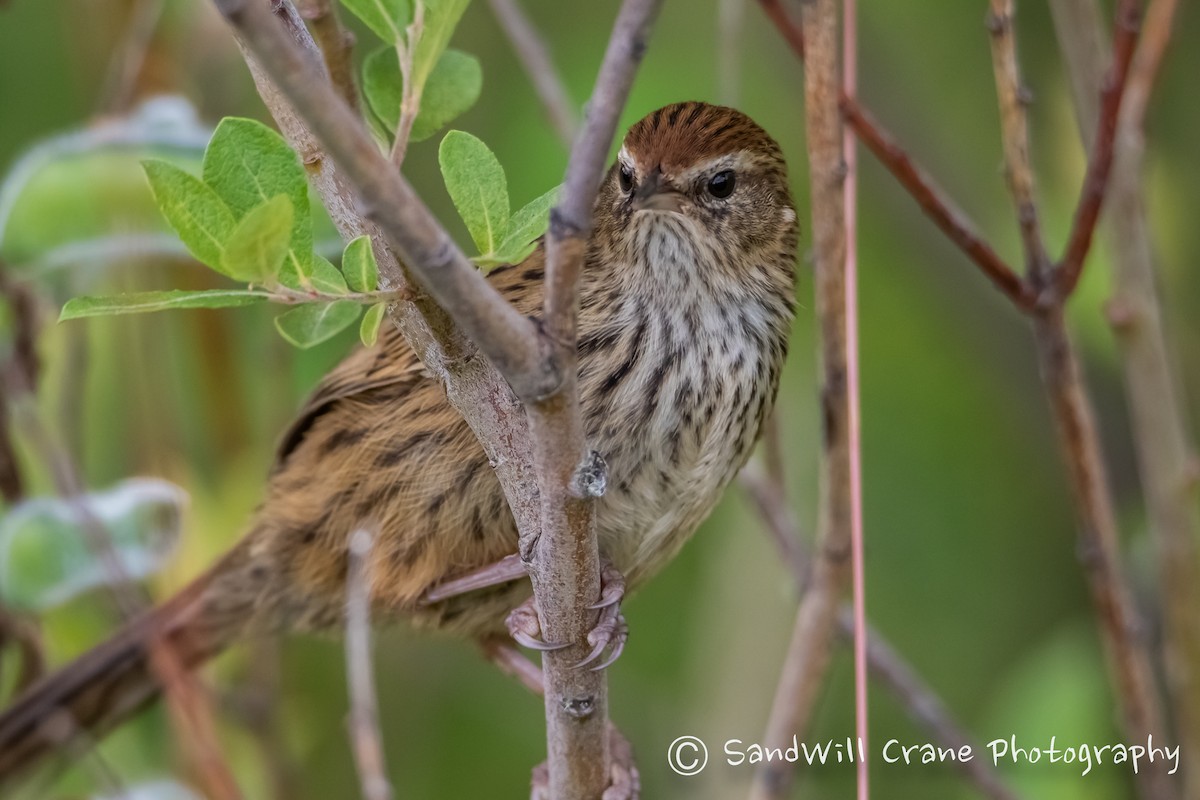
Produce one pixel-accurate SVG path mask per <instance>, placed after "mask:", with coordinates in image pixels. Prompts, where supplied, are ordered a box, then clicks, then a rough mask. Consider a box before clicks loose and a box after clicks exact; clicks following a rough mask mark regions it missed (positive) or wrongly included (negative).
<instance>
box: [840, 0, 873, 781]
mask: <svg viewBox="0 0 1200 800" xmlns="http://www.w3.org/2000/svg"><path fill="white" fill-rule="evenodd" d="M857 95H858V5H857V2H856V0H843V10H842V96H843V97H856V96H857ZM857 147H858V142H857V141H856V140H855V138H854V133H853V132H852V131H851V130H850V128H849V126H843V127H842V157H843V158H844V159H845V162H846V170H845V172H846V183H845V190H844V192H843V194H842V197H843V200H844V202H845V217H846V223H845V224H846V312H845V313H846V394H847V396H848V397H847V400H848V403H849V406H850V408H849V413H848V415H847V416H848V419H847V422H848V424H849V426H850V430H849V440H850V441H849V450H850V559H851V574H852V581H851V586H852V594H853V598H854V600H853V606H854V614H853V622H854V630H853V634H852V638H853V649H854V729H855V734H856V738H857V739H858V741H859V742H861V743H862V747H863V749H864V750H866V751H867V752H870V751H871V742H870V736H869V732H868V729H869V721H868V716H869V715H868V710H869V709H868V706H867V600H866V580H867V578H866V571H865V567H864V565H863V548H864V544H863V498H862V491H863V487H862V416H861V411H862V409H861V402H860V390H859V377H858V375H859V368H858V150H857ZM869 764H870V762H869V761H868V760H867V759H865V758H864V759H861V760H859V761H857V762H856V763H855V769H856V771H857V773H858V776H857V777H858V780H857V788H858V800H867V799H868V798H869V797H870V793H871V790H870V769H869Z"/></svg>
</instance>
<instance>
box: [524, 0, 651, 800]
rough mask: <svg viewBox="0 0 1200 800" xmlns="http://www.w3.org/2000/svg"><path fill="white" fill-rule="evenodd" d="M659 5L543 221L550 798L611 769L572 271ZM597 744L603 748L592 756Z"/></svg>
mask: <svg viewBox="0 0 1200 800" xmlns="http://www.w3.org/2000/svg"><path fill="white" fill-rule="evenodd" d="M661 6H662V0H625V2H624V3H623V4H622V5H621V10H620V12H619V13H618V15H617V19H616V23H615V24H614V26H613V32H612V36H611V37H610V39H609V42H608V47H607V49H606V51H605V54H604V61H603V63H602V64H601V66H600V71H599V74H598V75H597V77H596V83H595V87H594V88H593V90H592V96H591V99H590V100H589V101H588V105H587V119H586V121H585V123H584V127H583V130H582V131H581V133H580V135H579V137H578V138H577V139H576V140H575V145H574V147H573V148H572V149H571V157H570V160H569V161H568V163H567V173H566V177H565V179H564V181H563V190H562V195H561V199H560V200H559V203H558V205H557V206H555V207H554V208H553V209H552V210H551V212H550V228H549V230H548V232H547V233H546V277H545V295H544V309H543V330H544V332H545V335H546V339H547V340H548V342H549V345H550V347H551V348H552V353H553V357H554V359H555V361H556V363H558V364H559V365H560V370H559V374H560V376H561V378H562V384H561V385H560V386H559V387H558V390H557V391H556V392H555V393H554V394H553V395H551V396H548V397H546V398H545V399H543V400H540V401H537V402H534V403H532V404H530V403H527V404H526V412H527V414H528V416H529V427H530V432H531V434H532V436H533V447H534V459H535V463H536V465H537V474H538V488H539V494H540V496H541V510H542V514H541V533H540V537H539V536H537V535H535V536H534V538H532V539H531V538H530V537H529V536H527V532H526V531H522V533H521V553H522V556H523V557H524V558H525V559H526V561H529V562H531V563H530V570H529V571H530V578H531V580H532V582H533V593H534V598H535V599H536V601H537V606H538V611H539V616H540V621H541V625H542V630H543V633H544V634H545V636H546V637H547V641H556V642H570V643H572V645H571V646H570V647H567V648H565V649H563V650H560V651H557V652H552V653H548V654H547V655H546V656H545V657H544V658H543V669H544V671H545V676H546V677H545V679H546V701H545V704H546V731H547V739H548V744H549V749H550V752H549V758H548V762H547V763H548V766H549V791H550V796H551V797H554V798H591V797H597V796H599V795H600V793H601V792H603V791H604V789H605V787H606V786H607V785H608V781H609V763H610V761H609V752H608V744H609V742H608V732H607V727H608V711H607V686H606V680H605V675H604V671H603V670H599V671H592V670H581V669H577V668H575V666H574V665H575V664H578V663H579V662H580V661H581V660H583V659H584V658H585V657H586V656H587V654H588V650H589V648H588V647H587V643H586V636H587V634H588V632H589V630H590V629H591V627H592V626H593V625H595V623H596V619H597V612H596V610H595V609H593V608H591V605H592V604H593V603H594V602H595V600H596V598H597V597H598V596H599V593H600V560H599V551H598V549H597V544H596V530H595V516H594V511H595V502H594V500H595V497H596V496H598V494H599V493H600V492H599V491H586V490H585V491H581V488H582V487H580V486H579V485H578V483H579V482H578V481H577V479H576V475H577V473H578V472H579V470H580V469H581V468H582V467H584V466H585V465H588V466H590V467H592V468H596V467H599V468H601V469H602V468H603V462H602V461H599V457H598V456H597V455H596V454H595V453H591V454H590V455H589V454H588V453H587V450H586V443H585V441H584V429H583V415H582V413H581V411H580V407H579V386H578V370H577V358H576V346H575V344H576V326H577V322H578V313H579V274H580V271H581V268H582V265H583V259H584V251H585V248H586V246H587V240H588V238H589V236H590V235H591V232H592V223H593V219H592V209H593V207H594V205H595V202H596V193H597V191H598V189H599V186H600V180H601V177H602V175H603V173H604V166H605V161H606V159H607V157H608V151H609V148H610V147H611V144H612V140H613V135H614V134H615V132H616V128H617V120H618V118H619V117H620V114H621V110H622V109H623V108H624V106H625V101H626V98H627V97H628V95H629V89H630V87H631V86H632V85H633V78H634V75H635V74H636V72H637V67H638V65H639V64H640V62H641V59H642V55H643V54H644V53H645V50H646V41H647V38H648V36H649V33H650V28H651V26H652V25H653V23H654V19H655V18H656V16H657V14H658V11H659V9H660V7H661ZM597 462H598V463H597ZM600 491H602V490H600ZM597 753H601V754H603V758H596V755H595V754H597Z"/></svg>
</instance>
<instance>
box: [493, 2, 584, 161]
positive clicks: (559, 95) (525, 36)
mask: <svg viewBox="0 0 1200 800" xmlns="http://www.w3.org/2000/svg"><path fill="white" fill-rule="evenodd" d="M489 3H490V4H491V6H492V13H493V14H495V15H496V19H497V20H498V21H499V22H500V26H501V27H502V28H504V33H505V34H506V35H507V36H508V40H509V41H510V42H511V43H512V46H513V52H514V53H516V56H517V58H518V59H519V60H520V61H521V66H523V67H524V68H525V72H526V73H528V74H529V80H530V81H531V82H532V83H533V88H534V90H535V91H536V92H537V95H538V99H539V100H541V102H542V108H543V110H545V112H546V116H547V117H548V118H549V119H550V124H551V125H553V126H554V131H555V133H557V134H558V138H559V139H561V140H562V143H563V146H565V147H570V146H571V143H572V142H574V141H575V135H576V133H577V132H578V130H579V115H578V114H577V113H576V111H575V104H574V103H572V102H571V95H570V94H569V93H568V92H567V86H566V84H565V83H563V79H562V75H560V74H559V73H558V71H557V70H556V69H555V68H554V61H553V59H551V58H550V48H549V47H547V46H546V40H545V39H543V38H542V36H541V34H540V33H538V30H537V28H535V27H534V25H533V23H532V22H530V20H529V17H528V16H526V15H525V12H524V11H523V10H522V9H521V6H520V2H519V0H489Z"/></svg>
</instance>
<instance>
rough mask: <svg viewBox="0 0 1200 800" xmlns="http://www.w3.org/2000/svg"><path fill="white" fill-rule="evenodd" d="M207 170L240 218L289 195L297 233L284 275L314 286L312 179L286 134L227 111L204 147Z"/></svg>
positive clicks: (291, 283)
mask: <svg viewBox="0 0 1200 800" xmlns="http://www.w3.org/2000/svg"><path fill="white" fill-rule="evenodd" d="M203 174H204V182H205V183H207V184H208V185H209V186H211V187H212V189H213V191H215V192H216V193H217V195H218V196H220V198H221V199H222V200H224V201H225V202H226V203H227V204H228V205H229V208H230V209H231V210H232V211H233V215H234V217H235V218H237V219H241V218H242V217H244V216H245V215H246V214H248V213H249V212H250V211H251V210H252V209H254V208H257V207H258V206H259V205H261V204H262V203H264V202H266V201H267V200H270V199H271V198H273V197H275V196H276V195H280V194H283V195H287V197H288V199H289V200H291V201H292V236H291V240H290V241H289V243H288V251H287V257H286V259H285V260H284V264H283V268H282V269H281V271H280V274H279V281H280V283H283V284H285V285H288V286H292V287H293V288H295V287H297V286H299V287H301V288H309V287H310V286H311V276H312V263H313V244H312V243H313V236H312V216H311V215H310V214H309V205H308V180H307V179H306V177H305V174H304V167H302V166H301V165H300V160H299V159H298V158H296V154H295V153H294V152H293V151H292V148H290V147H288V144H287V142H285V141H284V140H283V137H282V136H280V135H279V134H278V133H276V132H275V131H273V130H271V129H270V128H268V127H267V126H266V125H263V124H262V123H261V122H256V121H254V120H252V119H240V118H238V117H226V118H225V119H223V120H221V124H219V125H218V126H217V130H216V131H215V132H214V133H213V137H212V140H211V141H210V142H209V143H208V149H207V150H205V151H204V171H203Z"/></svg>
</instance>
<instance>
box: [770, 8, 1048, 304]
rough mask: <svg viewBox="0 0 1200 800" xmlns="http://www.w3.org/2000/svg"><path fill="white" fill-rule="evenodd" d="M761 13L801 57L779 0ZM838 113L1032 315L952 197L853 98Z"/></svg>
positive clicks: (798, 32)
mask: <svg viewBox="0 0 1200 800" xmlns="http://www.w3.org/2000/svg"><path fill="white" fill-rule="evenodd" d="M759 2H760V4H761V5H762V7H763V10H764V11H765V12H766V13H767V15H768V16H769V17H770V18H771V21H772V22H774V23H775V26H776V28H778V29H779V32H780V34H782V35H783V37H784V39H785V40H786V41H787V43H788V44H789V45H790V46H791V48H792V51H793V52H794V53H795V54H796V56H797V57H798V58H800V59H801V60H803V58H804V30H803V26H802V25H801V24H800V23H799V22H798V21H796V20H793V19H792V18H791V17H789V16H788V15H787V12H786V11H785V10H784V9H783V7H782V6H781V5H780V3H779V2H778V0H759ZM842 111H843V114H844V115H845V119H846V124H847V125H849V126H850V127H851V128H852V129H853V130H854V132H855V134H857V135H858V137H859V139H861V140H862V142H863V144H865V145H866V146H867V148H868V149H869V150H870V151H871V152H872V153H873V154H874V155H875V157H876V158H878V159H879V161H880V162H881V163H882V164H883V165H884V166H885V167H887V169H888V170H889V171H890V172H891V173H892V175H893V176H894V177H895V178H896V180H898V181H900V184H901V185H902V186H903V187H904V188H905V189H907V190H908V192H909V194H911V195H912V196H913V198H914V199H915V200H916V201H917V203H918V204H919V205H920V206H921V209H922V210H923V211H924V212H925V213H926V215H928V216H929V218H930V219H932V220H933V223H934V224H935V225H937V226H938V228H939V229H940V230H941V231H942V233H944V234H946V236H947V237H948V238H949V239H950V241H952V242H954V243H955V244H956V245H958V247H959V249H961V250H962V251H963V252H964V253H966V255H967V257H968V258H970V259H971V261H972V262H974V263H975V265H976V266H978V267H979V268H980V269H981V270H983V273H984V274H985V275H986V276H987V277H988V278H989V279H990V280H991V281H992V283H994V284H995V285H996V288H998V289H999V290H1000V291H1002V292H1003V293H1004V294H1005V296H1007V297H1008V298H1009V299H1010V300H1012V301H1013V303H1015V304H1016V305H1017V307H1018V308H1020V309H1022V310H1023V311H1032V310H1033V309H1034V307H1035V306H1036V304H1037V295H1036V293H1035V292H1034V291H1033V290H1032V289H1031V288H1030V287H1029V286H1028V285H1026V283H1025V282H1024V281H1023V280H1022V279H1021V277H1020V276H1019V275H1017V273H1016V272H1015V271H1014V270H1013V268H1012V267H1010V266H1009V265H1008V264H1006V263H1005V262H1004V259H1002V258H1000V256H999V255H997V254H996V251H995V249H994V248H993V247H992V246H991V245H989V244H988V243H987V242H986V241H984V240H983V239H982V238H981V237H980V236H979V234H978V233H976V230H977V228H976V226H975V225H974V224H973V223H972V222H971V220H970V219H969V218H968V217H967V216H966V214H964V213H963V212H962V211H960V210H959V209H958V207H957V206H956V205H955V204H954V202H953V201H952V200H950V198H948V197H947V196H946V195H945V193H944V192H943V191H942V190H941V189H939V188H938V187H937V185H936V184H935V183H934V182H933V179H932V178H931V177H930V176H929V174H928V173H927V172H926V171H925V170H924V169H922V168H921V167H920V166H919V165H917V164H916V163H915V162H914V161H913V160H912V157H911V156H909V154H908V153H907V152H906V151H905V150H904V148H903V147H901V146H900V144H899V143H898V142H897V141H896V139H895V137H893V136H892V135H891V134H889V133H888V132H887V131H886V130H885V129H884V128H883V127H882V126H881V125H880V124H879V123H878V122H877V121H876V120H875V119H874V117H873V116H872V115H871V114H870V112H868V111H867V109H866V108H865V107H864V106H863V105H862V104H861V102H860V101H859V100H858V99H857V98H854V97H845V96H843V97H842Z"/></svg>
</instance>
